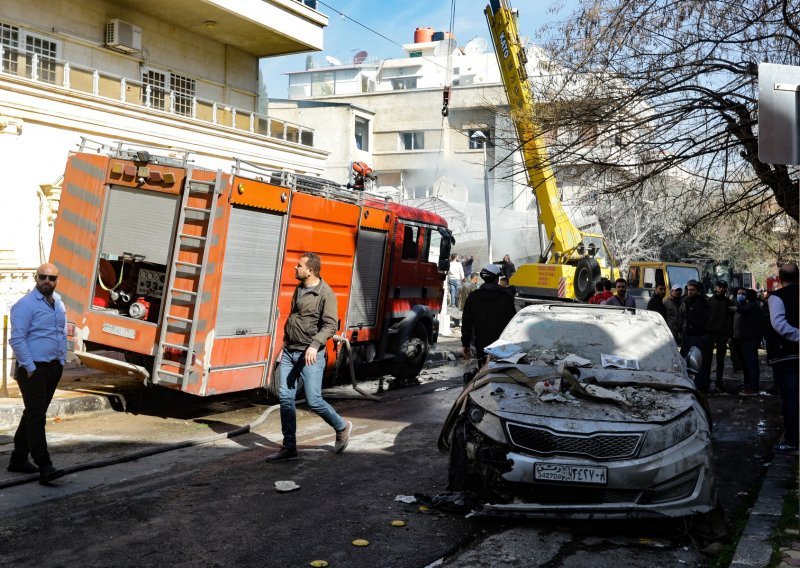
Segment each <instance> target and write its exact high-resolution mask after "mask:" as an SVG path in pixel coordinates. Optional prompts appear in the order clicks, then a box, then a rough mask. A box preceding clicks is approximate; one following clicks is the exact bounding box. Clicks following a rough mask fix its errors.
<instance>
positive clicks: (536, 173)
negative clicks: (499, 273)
mask: <svg viewBox="0 0 800 568" xmlns="http://www.w3.org/2000/svg"><path fill="white" fill-rule="evenodd" d="M484 12H485V14H486V20H487V22H488V24H489V29H490V31H491V35H492V42H493V43H494V50H495V55H496V56H497V62H498V64H499V66H500V74H501V76H502V77H503V85H504V87H505V90H506V93H507V95H508V104H509V112H510V115H511V120H512V122H513V123H514V125H515V128H516V131H517V137H518V139H519V149H520V152H521V154H522V159H523V161H524V165H525V171H526V173H527V177H528V184H529V185H530V186H531V189H532V190H533V193H534V195H535V196H536V201H537V204H538V207H539V223H540V224H541V226H542V227H543V228H544V231H545V234H546V235H547V239H548V243H547V246H546V247H545V248H544V250H543V251H542V252H541V254H540V258H539V262H537V263H530V264H523V265H521V266H520V267H519V268H518V270H517V272H516V273H515V274H514V276H513V277H512V278H511V284H513V285H514V286H515V287H516V289H517V293H518V294H519V295H520V296H526V297H539V298H541V297H544V298H562V299H577V300H582V301H586V300H587V299H589V297H590V296H591V295H592V293H593V292H594V283H595V282H597V281H598V280H600V278H601V277H606V278H610V279H612V280H613V279H614V278H616V277H617V276H619V274H620V272H619V269H618V268H617V266H616V263H615V261H614V258H613V257H612V256H611V254H610V252H609V251H608V249H607V248H606V243H605V239H604V238H603V236H602V235H599V234H594V233H586V232H583V231H581V230H580V229H578V227H576V226H575V224H574V223H573V222H572V221H571V220H570V218H569V217H568V216H567V212H566V211H565V210H564V207H563V205H562V204H561V200H560V198H559V194H558V188H557V186H556V180H555V176H554V175H553V170H552V168H551V167H550V159H549V156H548V154H547V148H546V147H545V145H544V141H543V140H542V137H541V136H540V135H538V134H537V132H538V130H539V129H538V128H537V124H536V116H535V107H534V103H533V94H532V92H531V88H530V85H529V83H528V74H527V71H526V70H525V63H526V61H527V56H526V54H525V49H524V46H523V45H522V43H521V41H520V37H519V32H518V30H517V22H516V12H515V11H513V10H512V9H511V7H510V6H509V5H508V2H506V0H491V1H490V3H489V4H488V5H487V6H486V9H485V10H484Z"/></svg>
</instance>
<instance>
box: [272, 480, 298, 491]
mask: <svg viewBox="0 0 800 568" xmlns="http://www.w3.org/2000/svg"><path fill="white" fill-rule="evenodd" d="M275 489H276V490H277V491H280V492H281V493H288V492H289V491H296V490H298V489H300V486H299V485H297V484H296V483H295V482H294V481H276V482H275Z"/></svg>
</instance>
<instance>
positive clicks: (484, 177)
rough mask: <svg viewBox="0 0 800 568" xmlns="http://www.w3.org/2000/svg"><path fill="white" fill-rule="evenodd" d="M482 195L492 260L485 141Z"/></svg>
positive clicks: (487, 238) (490, 215)
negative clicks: (484, 202)
mask: <svg viewBox="0 0 800 568" xmlns="http://www.w3.org/2000/svg"><path fill="white" fill-rule="evenodd" d="M483 197H484V199H486V241H487V244H488V246H489V262H492V213H491V207H490V206H489V164H488V163H487V162H486V142H484V143H483Z"/></svg>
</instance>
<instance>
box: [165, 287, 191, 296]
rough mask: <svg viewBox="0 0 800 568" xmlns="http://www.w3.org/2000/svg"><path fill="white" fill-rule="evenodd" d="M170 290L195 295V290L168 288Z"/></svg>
mask: <svg viewBox="0 0 800 568" xmlns="http://www.w3.org/2000/svg"><path fill="white" fill-rule="evenodd" d="M169 291H170V292H177V293H178V294H187V295H189V296H197V292H192V291H191V290H181V289H180V288H170V289H169Z"/></svg>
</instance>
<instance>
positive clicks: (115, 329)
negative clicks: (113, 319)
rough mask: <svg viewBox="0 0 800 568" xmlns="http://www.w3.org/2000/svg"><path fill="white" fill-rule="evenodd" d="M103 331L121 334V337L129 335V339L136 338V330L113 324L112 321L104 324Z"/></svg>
mask: <svg viewBox="0 0 800 568" xmlns="http://www.w3.org/2000/svg"><path fill="white" fill-rule="evenodd" d="M103 331H105V332H106V333H110V334H111V335H119V336H120V337H127V338H128V339H136V330H135V329H128V328H127V327H122V326H120V325H112V324H110V323H104V324H103Z"/></svg>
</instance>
